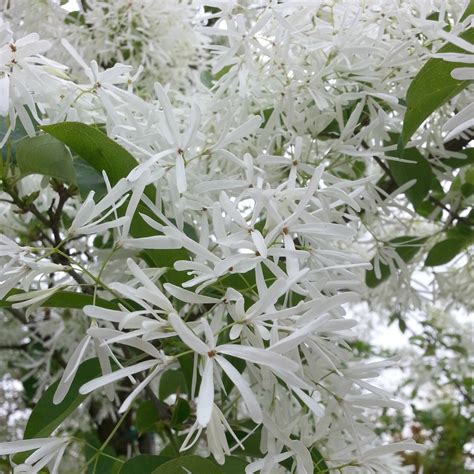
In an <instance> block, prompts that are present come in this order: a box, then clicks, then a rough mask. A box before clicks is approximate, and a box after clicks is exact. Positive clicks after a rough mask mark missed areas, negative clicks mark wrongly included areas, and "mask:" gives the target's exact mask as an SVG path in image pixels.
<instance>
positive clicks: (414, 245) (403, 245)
mask: <svg viewBox="0 0 474 474" xmlns="http://www.w3.org/2000/svg"><path fill="white" fill-rule="evenodd" d="M425 241H426V238H421V237H414V236H410V235H405V236H401V237H395V238H394V239H392V240H389V241H388V242H387V244H388V245H391V246H392V247H393V248H394V249H395V251H396V252H397V253H398V255H400V257H401V258H402V260H403V261H404V262H406V263H408V262H410V260H412V258H413V257H414V256H415V255H416V254H417V253H418V252H419V251H420V248H421V246H422V244H423V243H424V242H425ZM371 263H372V266H374V259H372V262H371ZM380 273H381V277H380V279H378V278H377V277H376V275H375V271H374V270H373V269H372V270H368V271H366V272H365V283H366V285H367V286H368V287H369V288H375V287H376V286H378V285H380V283H382V282H383V281H385V280H386V279H387V278H388V277H389V276H390V267H389V266H388V265H386V264H384V263H381V264H380Z"/></svg>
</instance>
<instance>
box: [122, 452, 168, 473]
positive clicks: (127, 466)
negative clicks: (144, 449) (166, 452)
mask: <svg viewBox="0 0 474 474" xmlns="http://www.w3.org/2000/svg"><path fill="white" fill-rule="evenodd" d="M172 460H173V458H171V457H168V456H154V455H152V454H139V455H138V456H135V457H134V458H132V459H129V460H128V461H127V462H126V463H124V464H123V466H122V469H120V471H119V472H120V474H138V473H146V472H153V471H154V470H155V469H156V468H157V467H159V466H161V465H162V464H164V463H165V462H168V461H172Z"/></svg>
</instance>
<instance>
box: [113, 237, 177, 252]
mask: <svg viewBox="0 0 474 474" xmlns="http://www.w3.org/2000/svg"><path fill="white" fill-rule="evenodd" d="M122 244H123V246H124V247H125V248H131V249H180V248H182V246H183V245H182V244H181V242H180V241H179V240H176V239H173V238H172V237H166V236H164V235H156V236H153V237H141V238H139V239H123V240H122Z"/></svg>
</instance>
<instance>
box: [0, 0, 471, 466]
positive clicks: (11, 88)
mask: <svg viewBox="0 0 474 474" xmlns="http://www.w3.org/2000/svg"><path fill="white" fill-rule="evenodd" d="M158 3H159V5H158ZM432 3H433V2H429V1H422V2H420V1H409V2H394V1H388V0H377V1H374V2H359V1H356V0H354V1H350V2H337V1H331V2H302V3H301V2H296V3H295V2H277V1H275V2H273V1H272V2H256V3H255V4H253V3H252V4H251V5H250V4H247V2H236V1H232V2H218V1H216V2H207V3H206V8H200V7H198V6H194V5H188V3H187V2H172V1H169V2H168V1H166V2H152V1H148V0H142V1H137V2H130V1H125V0H124V1H119V2H113V5H112V4H111V3H108V2H101V1H96V0H94V1H91V0H88V2H87V7H86V8H85V9H84V10H80V11H79V12H75V13H77V15H75V16H74V18H71V17H67V18H68V20H67V23H68V25H69V26H70V29H71V34H70V35H69V34H68V36H67V37H66V39H63V40H62V41H61V44H58V43H59V42H58V39H57V37H54V32H52V33H51V34H50V35H49V38H50V41H51V42H55V47H57V48H58V49H59V48H62V51H63V52H62V53H60V54H59V53H58V54H56V53H53V54H55V55H54V56H53V57H55V58H57V59H61V61H62V62H61V63H60V62H56V61H53V60H51V59H47V58H46V57H45V56H43V53H46V52H47V51H48V49H49V48H50V47H51V42H50V41H45V40H40V39H39V37H38V35H37V34H35V33H32V34H29V35H27V36H25V37H23V38H15V37H14V35H13V34H12V32H11V31H10V29H9V26H8V24H7V23H5V22H3V20H2V23H0V40H1V43H0V74H1V76H0V116H1V117H4V118H5V120H6V124H7V126H6V127H5V130H6V132H5V134H4V136H3V137H2V138H1V140H2V145H4V144H5V143H10V142H11V141H12V140H13V138H14V136H15V134H16V133H18V129H19V128H20V124H21V126H22V127H23V128H24V129H25V134H27V135H29V136H30V137H33V136H35V134H36V133H37V126H38V125H47V124H57V123H61V122H64V121H67V122H71V121H74V122H82V123H85V124H95V125H98V126H99V127H101V128H102V129H103V130H105V131H106V132H107V135H108V136H109V137H111V138H113V139H114V140H115V142H116V144H118V145H119V146H120V147H119V148H120V149H121V151H123V152H124V153H125V154H127V156H130V157H131V158H133V159H135V160H136V162H135V165H134V166H133V167H132V169H129V170H127V172H126V173H124V174H123V175H121V176H118V175H117V174H115V173H114V175H112V173H110V172H109V173H105V172H104V173H103V174H102V175H99V176H98V179H99V180H100V182H101V184H102V185H103V189H104V192H102V193H101V192H99V190H98V189H96V190H95V191H90V192H89V193H88V194H87V193H86V194H87V195H86V196H85V197H84V199H83V200H81V199H80V198H79V196H78V195H77V193H75V190H74V187H73V186H69V188H67V189H66V188H65V187H64V186H62V185H60V184H58V183H56V182H54V183H53V185H54V186H55V191H57V193H58V195H59V196H60V198H58V199H59V202H60V203H61V207H59V204H58V202H57V201H55V198H52V199H51V201H50V204H49V206H46V209H44V212H42V209H39V208H37V207H36V206H35V205H34V199H35V197H34V196H33V198H31V199H33V201H32V202H30V201H29V200H28V199H29V198H28V197H27V198H24V197H21V196H19V195H18V193H17V192H16V187H15V186H16V184H15V182H14V181H15V180H14V179H13V178H15V176H13V175H9V174H8V173H9V172H10V171H9V170H8V171H7V174H6V175H5V176H4V178H3V179H4V181H5V182H7V183H8V186H9V188H5V193H7V194H8V193H9V195H10V196H11V198H12V203H13V204H14V205H16V206H17V207H19V208H20V209H21V210H22V213H23V214H27V213H28V212H30V213H33V214H34V215H36V217H38V215H39V216H47V217H44V218H43V219H44V220H43V221H41V222H42V223H43V224H44V225H45V226H46V228H43V229H40V230H39V231H38V235H37V237H35V240H36V241H37V242H38V245H35V246H32V245H26V244H24V243H25V239H22V240H21V241H20V240H18V241H14V239H13V238H12V235H11V233H9V235H10V237H6V236H1V237H0V257H1V258H2V259H5V262H6V264H5V266H4V268H3V269H2V270H1V271H0V297H1V298H3V297H5V299H6V300H7V301H9V302H12V303H13V308H15V309H22V308H25V307H27V314H26V315H27V316H29V317H33V320H34V321H33V325H34V327H36V329H38V328H39V329H40V332H41V329H42V328H43V330H46V331H47V332H49V334H48V335H47V337H46V338H45V339H47V341H48V344H49V347H52V348H54V347H60V348H61V349H62V350H63V352H64V353H65V355H66V358H65V359H66V360H64V361H63V362H64V364H63V365H64V366H65V367H64V370H63V371H62V372H61V373H60V374H58V373H56V374H52V376H53V378H57V379H59V382H58V385H57V389H56V391H55V394H54V403H56V404H60V403H61V402H62V401H63V400H64V398H65V397H66V395H67V394H68V393H70V390H71V386H72V383H73V381H74V379H75V376H76V374H77V372H78V370H79V368H80V366H81V363H82V362H83V361H84V360H86V359H89V358H90V357H91V356H92V355H96V356H97V358H98V361H99V364H100V369H101V373H100V374H98V375H97V377H95V378H93V379H92V380H89V381H88V382H87V383H85V384H83V385H82V386H81V387H80V389H79V392H80V393H81V394H83V395H87V394H89V393H91V392H95V395H96V397H97V398H99V399H100V394H101V391H102V389H103V390H104V391H105V393H106V395H107V397H108V400H109V402H108V403H109V406H112V407H113V408H117V412H118V413H120V414H122V413H124V414H126V413H128V411H129V410H130V409H131V407H132V406H133V404H134V402H135V401H136V400H137V399H139V398H143V397H144V396H145V395H147V396H149V395H150V392H151V397H152V398H153V394H154V393H155V392H156V390H155V388H156V385H157V384H158V385H159V384H160V379H161V377H164V376H165V374H166V373H167V372H169V371H183V372H184V367H185V366H187V367H190V370H189V372H190V377H189V381H188V382H189V383H188V386H187V393H185V394H184V393H180V394H178V393H177V394H175V395H174V399H173V400H171V401H170V400H167V402H169V403H167V402H166V401H165V400H161V401H158V402H159V403H161V405H159V406H161V407H162V409H163V410H164V415H163V418H164V421H166V410H167V409H169V404H171V403H174V401H175V399H176V397H178V396H181V397H184V398H185V400H186V401H187V402H188V404H189V406H190V407H191V411H192V414H191V415H190V420H189V421H190V422H189V423H188V424H187V425H184V426H182V427H181V428H182V429H180V435H184V440H183V442H182V444H181V446H180V450H181V451H186V450H188V449H190V448H191V447H193V446H195V445H199V449H202V450H203V451H206V452H209V453H211V454H212V456H213V457H214V458H215V460H216V461H217V462H218V463H220V464H223V463H225V461H226V457H227V456H230V455H231V454H232V453H233V452H234V451H235V450H238V449H243V448H244V446H243V445H244V444H245V441H246V439H247V438H248V437H250V436H252V435H253V434H254V433H258V434H259V437H260V446H259V450H260V455H254V454H252V455H248V456H246V457H247V458H248V459H247V461H248V466H247V468H246V472H247V473H251V472H265V473H270V472H280V471H279V470H280V469H281V470H283V469H284V467H283V466H288V465H289V466H290V467H289V470H290V471H291V469H293V471H292V472H298V473H310V472H311V473H312V472H314V457H315V456H317V455H319V456H322V458H323V459H324V462H325V463H326V465H327V466H328V468H329V469H343V472H345V473H365V472H380V473H384V472H397V471H398V469H399V463H398V460H397V459H396V458H395V457H393V456H392V453H395V452H398V451H403V450H405V449H414V450H417V449H421V448H420V447H419V446H418V445H416V444H414V443H413V442H411V441H407V442H400V443H395V444H388V445H385V446H380V440H379V439H378V438H377V436H376V434H375V432H374V430H373V426H372V424H371V422H370V419H369V417H368V415H367V413H368V411H370V410H371V409H374V408H379V407H390V408H400V404H399V403H398V402H396V401H394V400H393V399H392V396H391V394H390V393H388V392H386V391H384V390H381V389H380V388H378V387H377V386H375V385H373V383H372V381H371V379H373V378H375V377H377V376H378V375H379V373H380V371H381V370H383V369H384V368H387V367H390V366H392V365H393V364H395V363H396V361H395V360H382V361H373V362H369V363H366V362H363V361H360V360H357V359H356V358H355V357H354V355H353V353H352V350H351V345H350V342H351V339H352V338H353V337H354V334H353V333H352V331H351V328H352V327H353V326H354V325H355V324H356V321H354V320H352V319H351V318H349V317H347V314H346V311H347V308H348V305H350V304H352V303H355V302H356V301H358V300H359V298H360V296H361V294H363V291H364V283H363V274H364V271H365V270H370V268H371V265H370V263H369V258H368V256H367V252H366V248H367V244H366V243H365V242H362V243H360V242H357V241H358V240H359V241H361V240H364V239H365V241H366V240H367V235H368V233H370V234H371V235H375V236H377V235H378V236H379V238H378V239H377V240H379V241H382V240H385V239H386V237H387V235H389V234H390V232H392V227H390V226H388V224H387V222H390V221H392V222H396V221H395V219H394V218H393V215H394V213H397V212H398V215H399V216H400V215H402V216H404V215H407V216H410V215H413V211H411V209H410V208H409V207H408V206H407V205H406V202H404V201H403V199H400V198H399V196H398V195H399V194H400V193H401V192H402V191H404V190H405V189H406V188H409V187H410V186H411V185H412V184H413V183H408V184H406V185H405V186H402V187H401V188H400V187H397V188H396V189H390V190H388V191H385V190H384V189H383V186H382V185H381V183H380V182H379V181H378V179H379V177H380V170H379V168H378V167H376V165H374V164H373V161H372V159H373V157H375V158H376V159H377V160H379V161H380V160H381V159H382V158H383V159H385V158H389V159H390V152H391V151H393V150H394V149H395V148H396V144H395V142H394V141H393V140H392V138H391V134H392V133H399V132H400V126H401V119H400V113H401V111H402V110H403V109H402V105H401V104H400V99H401V98H402V97H404V96H405V93H406V90H407V88H408V85H409V83H410V79H411V78H413V76H414V75H415V74H416V72H417V70H418V69H419V66H420V64H421V63H422V61H423V60H425V59H426V58H427V57H428V56H429V55H431V54H432V52H433V50H434V49H436V46H437V45H439V44H441V42H442V41H443V39H446V38H447V39H448V40H449V41H452V42H455V41H459V40H456V39H455V37H454V36H453V35H451V34H447V33H442V31H443V27H444V26H445V20H444V18H449V19H452V17H453V15H456V12H457V8H459V6H458V4H457V3H456V2H453V5H454V6H449V8H447V7H446V5H445V2H441V4H442V5H441V6H440V8H438V9H437V11H438V16H437V18H436V19H433V18H432V17H431V16H430V13H431V7H432V5H431V4H432ZM209 7H212V8H209ZM392 7H393V8H394V9H393V10H392V11H393V13H392V14H390V15H387V11H388V9H391V8H392ZM51 8H53V9H54V8H56V6H54V2H53V3H52V4H51ZM8 11H9V10H8V9H7V10H6V12H5V15H7V14H8ZM453 11H454V13H453ZM58 12H59V13H58V14H57V16H56V17H55V18H57V19H58V21H59V20H60V19H61V18H62V19H63V20H64V15H63V13H64V12H63V11H62V10H61V9H59V10H58ZM457 19H458V18H456V20H457ZM63 20H61V21H63ZM31 21H32V20H31V19H30V20H28V19H27V18H26V17H25V18H23V23H22V25H21V27H22V28H25V27H31V26H32V25H31ZM25 25H26V26H25ZM59 31H61V32H62V31H66V32H67V31H69V29H65V30H60V29H59V28H58V29H57V30H56V32H55V33H56V34H57V33H58V32H59ZM157 33H158V35H159V36H158V38H159V40H156V38H155V35H156V34H157ZM45 34H46V37H48V34H47V33H45ZM61 34H62V33H61ZM420 37H422V38H421V39H420ZM53 49H54V48H53ZM205 52H206V54H205ZM66 55H67V57H68V59H67V60H65V59H64V58H65V57H66ZM84 58H87V60H85V59H84ZM445 59H448V60H450V59H451V58H450V57H448V58H446V57H445ZM466 61H467V62H468V61H469V58H468V59H466ZM63 63H64V64H63ZM122 63H127V65H125V64H122ZM65 64H67V65H69V66H70V67H68V66H66V65H65ZM139 66H142V67H143V70H137V68H138V67H139ZM462 74H464V73H462ZM463 77H464V76H463ZM157 79H159V80H160V82H156V80H157ZM162 84H163V85H162ZM461 101H462V99H461ZM470 107H471V106H468V107H467V108H466V109H465V110H464V111H463V112H462V113H469V111H470V110H471V109H470ZM466 110H467V112H466ZM461 118H462V117H461ZM434 120H437V119H436V118H435V119H434ZM452 120H454V119H452ZM458 120H460V117H458ZM470 124H471V122H468V123H467V125H466V124H464V128H463V129H462V131H464V130H465V129H466V128H467V127H469V126H470ZM451 125H453V122H452V123H451ZM452 128H453V131H452V134H455V133H458V132H459V131H460V130H461V129H460V128H459V127H458V123H457V122H456V124H454V125H453V127H452ZM430 133H432V132H430V131H429V130H428V131H427V132H422V133H421V134H420V140H423V139H428V138H429V136H430V135H429V134H430ZM72 148H73V147H72ZM433 148H436V149H440V148H442V142H441V143H439V140H438V142H437V143H436V146H434V145H433ZM74 151H76V152H77V154H78V155H80V152H79V151H77V150H74ZM116 159H117V163H116V164H117V169H118V167H119V165H120V163H119V162H118V160H119V158H118V157H117V158H116ZM75 160H76V158H75ZM77 160H78V159H77ZM117 173H118V172H117ZM5 178H7V179H5ZM19 179H20V180H24V179H25V177H23V176H21V177H20V178H19ZM26 179H28V178H26ZM68 192H69V194H67V193H68ZM63 196H66V198H65V200H64V201H61V200H60V199H62V197H63ZM397 196H398V197H397ZM31 199H30V200H31ZM58 209H59V214H61V213H63V214H61V219H59V218H58V215H59V214H58ZM380 215H381V216H382V217H381V216H380ZM18 219H19V221H20V223H25V222H26V219H25V218H24V217H19V218H18ZM22 219H23V220H22ZM412 224H413V225H414V226H416V225H417V223H416V222H413V223H412ZM48 225H49V226H50V229H48V228H47V226H48ZM429 225H430V226H431V224H429ZM432 225H433V227H435V228H436V225H437V224H436V223H434V224H432ZM5 227H6V226H5ZM393 227H396V224H394V225H393ZM137 229H145V231H144V232H141V231H140V232H139V231H137ZM398 229H400V227H399V226H398V227H397V230H398ZM404 230H405V229H404ZM7 233H8V232H6V231H5V234H7ZM387 240H388V239H387ZM99 242H100V243H99ZM371 242H372V243H373V241H371ZM381 265H385V266H388V267H390V268H391V269H392V270H393V273H396V272H397V271H398V270H400V269H401V270H402V271H401V272H400V273H401V277H400V278H401V279H403V278H405V279H406V280H409V279H410V273H409V271H408V269H406V266H405V262H404V261H403V259H402V258H401V257H400V256H399V254H398V253H397V252H396V251H395V250H394V249H393V248H390V247H385V246H383V245H381V246H380V252H379V254H378V256H377V257H376V258H375V259H374V267H375V272H376V274H377V277H379V278H380V277H381V270H380V267H381ZM51 274H54V276H51ZM391 284H393V281H392V282H391ZM16 287H20V288H21V290H23V291H21V292H14V294H12V292H11V290H12V289H13V288H16ZM387 288H389V289H390V288H391V287H390V286H388V287H387V286H386V287H384V289H382V290H380V291H387ZM397 288H400V285H398V286H397ZM62 290H69V291H71V290H72V291H74V292H75V293H74V294H76V293H77V294H79V293H80V292H81V293H82V294H84V295H87V296H88V297H90V299H89V300H88V304H87V305H83V306H82V307H81V308H80V309H77V307H74V306H72V307H73V308H74V313H73V314H74V318H76V321H75V322H67V321H65V320H63V319H62V318H61V315H60V312H59V311H58V312H57V313H54V315H55V316H54V317H53V321H54V324H53V325H51V321H50V319H51V318H50V314H48V317H46V316H45V315H44V314H42V310H41V309H38V308H40V306H42V305H43V304H44V303H45V301H46V300H47V299H48V298H51V297H52V296H53V295H54V294H56V293H58V292H60V291H62ZM389 291H390V290H389ZM404 291H405V290H404ZM393 294H394V293H393V292H392V294H391V296H392V297H393ZM379 296H380V294H379ZM379 299H380V298H379ZM54 311H57V310H54ZM74 318H73V319H74ZM77 321H80V322H79V323H78V322H77ZM46 325H47V328H48V329H44V328H45V326H46ZM68 328H73V329H72V330H71V331H68ZM64 339H66V342H65V341H64ZM52 353H54V350H52V351H50V352H49V353H48V355H47V356H46V359H45V360H48V357H51V354H52ZM48 370H49V368H48ZM124 393H125V394H126V395H125V396H124ZM171 398H173V397H171ZM104 403H107V402H104ZM236 427H237V428H238V429H237V428H236ZM203 434H205V437H203V436H202V435H203ZM67 445H68V440H67V439H63V438H50V439H47V440H42V439H37V440H34V441H26V440H25V442H24V444H21V442H19V444H11V445H10V444H8V443H6V444H3V445H1V446H0V454H2V453H16V452H18V451H21V450H31V449H37V451H36V452H35V453H34V454H32V455H30V456H29V457H27V458H26V461H25V463H26V464H27V465H29V466H31V467H32V468H33V469H36V470H39V469H41V468H42V467H43V466H45V465H48V466H49V467H50V469H51V472H55V471H56V470H57V468H58V465H59V462H60V459H61V457H62V454H63V452H64V450H65V449H66V447H67ZM288 463H289V464H288ZM291 466H293V467H291ZM285 468H286V467H285ZM20 469H22V467H21V466H20V467H18V472H23V471H21V470H20ZM282 472H285V471H282Z"/></svg>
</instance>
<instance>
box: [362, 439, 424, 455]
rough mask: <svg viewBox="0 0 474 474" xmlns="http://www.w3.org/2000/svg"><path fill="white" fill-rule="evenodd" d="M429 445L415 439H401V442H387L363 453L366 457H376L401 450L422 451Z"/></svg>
mask: <svg viewBox="0 0 474 474" xmlns="http://www.w3.org/2000/svg"><path fill="white" fill-rule="evenodd" d="M426 449H427V446H425V445H423V444H417V443H415V441H400V442H399V443H392V444H386V445H384V446H379V447H377V448H372V449H369V450H368V451H366V452H365V453H363V454H362V457H363V458H364V459H370V458H375V457H379V456H383V455H385V454H390V453H398V452H400V451H418V452H420V453H422V452H424V451H426Z"/></svg>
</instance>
